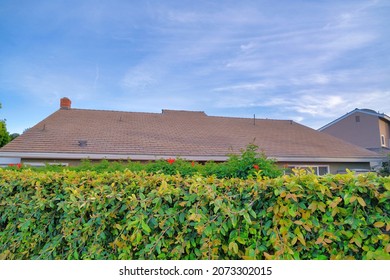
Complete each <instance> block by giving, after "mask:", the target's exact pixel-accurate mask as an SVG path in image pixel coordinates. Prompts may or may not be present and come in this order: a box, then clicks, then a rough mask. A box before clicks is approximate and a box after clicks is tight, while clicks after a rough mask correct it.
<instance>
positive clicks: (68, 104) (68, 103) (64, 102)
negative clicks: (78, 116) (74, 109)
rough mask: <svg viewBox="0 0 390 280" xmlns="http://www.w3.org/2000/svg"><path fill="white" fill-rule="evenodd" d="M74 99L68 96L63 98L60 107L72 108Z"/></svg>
mask: <svg viewBox="0 0 390 280" xmlns="http://www.w3.org/2000/svg"><path fill="white" fill-rule="evenodd" d="M71 104H72V101H70V99H69V98H68V97H64V98H61V100H60V107H61V109H67V110H69V109H70V108H71Z"/></svg>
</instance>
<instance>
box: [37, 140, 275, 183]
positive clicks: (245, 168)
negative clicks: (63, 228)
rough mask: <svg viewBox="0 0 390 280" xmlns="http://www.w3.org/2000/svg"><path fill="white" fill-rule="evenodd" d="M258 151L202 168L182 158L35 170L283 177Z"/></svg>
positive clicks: (249, 149) (249, 148)
mask: <svg viewBox="0 0 390 280" xmlns="http://www.w3.org/2000/svg"><path fill="white" fill-rule="evenodd" d="M257 150H258V147H257V146H256V145H254V144H249V145H248V146H247V147H246V149H244V150H242V151H241V154H240V155H234V154H231V155H229V158H228V160H227V161H226V162H222V163H215V162H206V163H205V164H200V163H196V162H189V161H186V160H184V159H181V158H176V159H160V160H157V161H153V162H149V163H144V164H142V163H140V162H133V161H128V162H127V163H123V162H116V161H114V162H109V161H108V160H102V161H100V162H99V163H92V162H91V161H90V160H87V159H84V160H82V161H81V164H80V165H79V166H75V167H63V166H56V165H46V168H35V169H34V170H37V171H43V172H45V171H62V170H64V169H68V170H75V171H87V170H91V171H96V172H98V173H101V172H115V171H124V170H125V169H128V170H131V171H141V170H145V171H146V172H149V173H155V174H156V173H163V174H167V175H174V174H177V173H179V174H181V175H182V176H192V175H194V174H201V175H203V176H212V175H215V176H216V177H217V178H234V177H237V178H242V179H245V178H248V176H253V175H255V174H261V175H263V176H266V177H270V178H275V177H278V176H280V175H281V174H282V171H281V170H280V169H279V168H278V167H277V165H276V164H275V162H274V161H273V160H271V159H268V158H267V157H266V156H265V154H264V153H258V152H257Z"/></svg>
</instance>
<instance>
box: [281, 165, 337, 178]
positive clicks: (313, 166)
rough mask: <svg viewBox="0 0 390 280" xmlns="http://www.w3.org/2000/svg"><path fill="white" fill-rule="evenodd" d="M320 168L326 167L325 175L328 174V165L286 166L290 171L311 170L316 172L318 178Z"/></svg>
mask: <svg viewBox="0 0 390 280" xmlns="http://www.w3.org/2000/svg"><path fill="white" fill-rule="evenodd" d="M320 167H326V169H327V172H326V174H329V173H330V166H329V165H301V164H298V165H288V166H287V168H291V169H292V168H312V169H314V170H315V171H316V175H317V176H320V175H319V172H320ZM321 176H322V175H321Z"/></svg>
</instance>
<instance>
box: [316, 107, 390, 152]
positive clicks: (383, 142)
mask: <svg viewBox="0 0 390 280" xmlns="http://www.w3.org/2000/svg"><path fill="white" fill-rule="evenodd" d="M319 131H322V132H325V133H327V134H330V135H332V136H335V137H338V138H340V139H343V140H345V141H348V142H350V143H352V144H355V145H358V146H360V147H363V148H366V149H368V150H371V151H374V152H377V153H380V154H382V155H386V154H389V153H390V117H389V116H387V115H385V114H380V113H377V112H375V111H373V110H370V109H355V110H353V111H352V112H349V113H347V114H345V115H344V116H342V117H340V118H338V119H336V120H335V121H333V122H331V123H329V124H327V125H325V126H323V127H321V128H320V129H319Z"/></svg>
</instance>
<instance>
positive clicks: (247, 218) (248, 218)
mask: <svg viewBox="0 0 390 280" xmlns="http://www.w3.org/2000/svg"><path fill="white" fill-rule="evenodd" d="M243 216H244V219H245V221H246V222H247V223H248V224H252V220H251V217H249V214H248V213H246V212H245V213H244V214H243Z"/></svg>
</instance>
